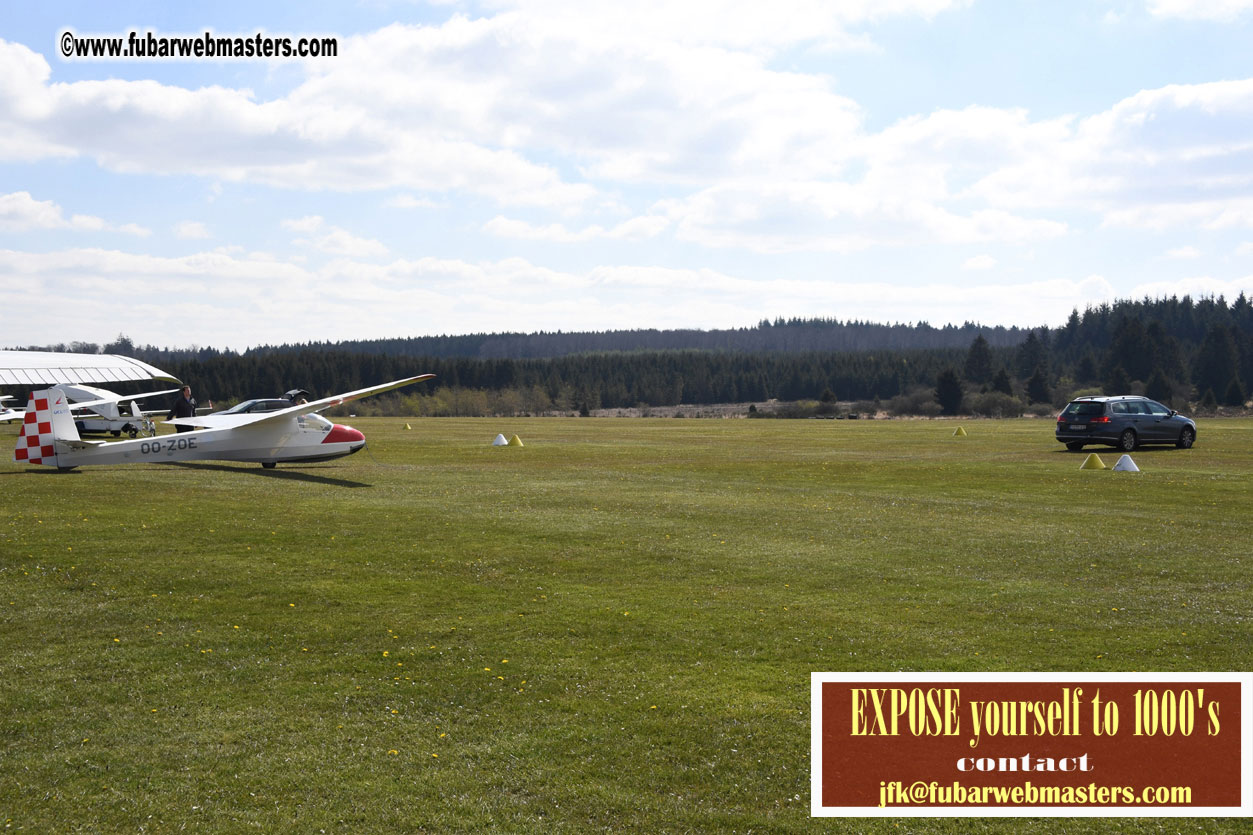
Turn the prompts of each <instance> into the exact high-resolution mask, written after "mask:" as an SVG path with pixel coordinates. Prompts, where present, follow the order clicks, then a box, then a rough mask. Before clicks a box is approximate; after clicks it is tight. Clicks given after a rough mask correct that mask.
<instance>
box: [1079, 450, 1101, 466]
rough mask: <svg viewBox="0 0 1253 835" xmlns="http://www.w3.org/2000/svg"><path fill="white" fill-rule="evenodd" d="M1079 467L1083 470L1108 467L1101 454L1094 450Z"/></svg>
mask: <svg viewBox="0 0 1253 835" xmlns="http://www.w3.org/2000/svg"><path fill="white" fill-rule="evenodd" d="M1079 469H1081V470H1104V469H1107V467H1106V466H1105V462H1104V461H1102V460H1101V456H1099V455H1097V454H1096V453H1095V452H1093V453H1091V454H1089V455H1088V457H1087V458H1086V459H1084V461H1083V464H1082V465H1081V466H1080V467H1079Z"/></svg>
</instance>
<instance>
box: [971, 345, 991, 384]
mask: <svg viewBox="0 0 1253 835" xmlns="http://www.w3.org/2000/svg"><path fill="white" fill-rule="evenodd" d="M965 377H966V379H967V380H969V381H970V382H972V383H986V382H987V381H988V380H990V379H992V348H991V347H990V346H989V345H988V341H987V340H986V339H984V338H983V334H979V335H978V336H976V337H975V341H974V342H972V343H970V352H969V353H968V354H966V368H965Z"/></svg>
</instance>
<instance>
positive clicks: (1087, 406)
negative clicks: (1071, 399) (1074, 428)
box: [1066, 401, 1105, 415]
mask: <svg viewBox="0 0 1253 835" xmlns="http://www.w3.org/2000/svg"><path fill="white" fill-rule="evenodd" d="M1104 413H1105V404H1104V403H1094V402H1092V401H1084V402H1082V403H1071V404H1070V405H1069V406H1067V407H1066V414H1068V415H1101V414H1104Z"/></svg>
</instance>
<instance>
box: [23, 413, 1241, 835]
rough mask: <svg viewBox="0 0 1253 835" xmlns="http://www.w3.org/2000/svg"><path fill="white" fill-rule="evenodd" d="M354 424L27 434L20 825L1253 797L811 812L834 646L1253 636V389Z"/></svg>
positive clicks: (274, 828)
mask: <svg viewBox="0 0 1253 835" xmlns="http://www.w3.org/2000/svg"><path fill="white" fill-rule="evenodd" d="M349 423H352V424H353V425H355V426H357V427H358V428H360V429H362V430H363V431H364V432H365V434H366V436H367V438H368V439H369V441H370V449H369V451H368V452H364V453H361V454H359V455H356V456H354V457H352V458H348V459H343V460H340V461H335V462H330V463H325V464H320V465H280V467H279V468H278V469H277V470H263V469H262V468H261V467H259V466H257V465H244V464H230V463H218V462H200V463H188V464H182V465H128V466H119V467H101V468H85V469H81V470H77V471H75V472H71V473H57V472H55V471H52V470H47V469H38V468H30V467H25V466H17V465H14V464H11V463H4V464H0V496H3V498H2V499H0V501H2V502H3V507H4V514H3V526H2V527H0V636H2V640H0V704H2V705H3V712H2V714H0V825H2V826H3V827H5V828H6V830H7V831H21V832H41V833H42V832H79V831H82V832H114V831H116V832H169V831H181V830H182V829H184V828H186V829H187V830H191V831H203V832H219V831H220V832H243V831H262V832H278V831H299V832H318V831H326V832H353V833H362V832H367V833H368V832H380V833H381V832H419V831H428V832H490V831H496V832H594V831H633V832H700V831H717V832H750V831H751V832H832V831H847V832H863V831H870V832H901V831H910V832H965V831H972V830H973V831H984V832H1002V831H1004V832H1009V831H1018V830H1021V829H1022V828H1023V827H1024V826H1027V825H1028V824H1030V828H1032V829H1033V830H1035V831H1056V832H1087V831H1093V832H1098V831H1099V832H1104V831H1117V832H1161V831H1167V830H1169V831H1171V832H1212V831H1233V832H1234V831H1247V829H1245V828H1244V823H1243V822H1241V821H1239V820H1226V821H1224V820H1189V819H1171V820H1155V819H1148V818H1146V819H1056V820H1038V821H1022V820H1019V821H1014V820H1009V821H998V820H992V819H975V820H963V819H955V820H946V819H933V820H921V819H909V818H898V819H887V820H882V821H876V820H866V819H827V820H820V819H811V818H810V816H809V785H810V784H809V779H810V771H809V743H810V728H809V719H810V716H809V674H810V672H811V671H863V670H864V671H903V670H926V671H1082V672H1094V671H1131V670H1140V671H1143V670H1150V671H1232V670H1236V671H1240V670H1249V669H1253V620H1251V618H1250V615H1251V614H1253V611H1251V610H1253V555H1251V553H1250V545H1249V543H1250V542H1253V512H1251V510H1250V509H1251V508H1253V478H1251V476H1253V421H1251V420H1239V419H1230V420H1210V421H1201V423H1200V438H1199V441H1198V443H1197V445H1196V447H1195V448H1194V449H1191V450H1176V449H1173V448H1161V449H1147V450H1141V451H1138V452H1137V453H1135V454H1134V456H1133V457H1134V458H1135V460H1136V463H1137V464H1138V465H1139V467H1140V469H1141V470H1142V472H1141V473H1139V474H1135V473H1115V472H1111V471H1108V470H1105V471H1086V470H1080V469H1079V466H1080V464H1081V463H1082V461H1083V460H1084V457H1085V455H1086V454H1087V452H1088V451H1091V450H1088V451H1085V453H1083V454H1075V453H1068V452H1066V451H1064V450H1063V449H1062V448H1061V447H1060V445H1059V444H1057V443H1056V442H1055V441H1054V440H1053V437H1052V431H1053V423H1052V421H1049V420H1029V419H1024V420H1011V421H973V422H967V423H965V424H964V425H965V426H966V428H967V430H968V432H969V436H968V437H965V438H955V437H953V430H954V429H955V427H956V425H957V424H956V423H953V422H947V421H857V422H854V421H813V420H810V421H782V420H771V421H749V420H706V421H698V420H676V419H637V420H625V419H618V420H613V419H530V420H526V419H522V420H488V419H473V420H471V419H425V420H418V419H412V418H410V419H383V418H372V419H361V420H354V421H349ZM406 423H408V424H409V425H411V426H412V429H406V428H405V425H406ZM498 432H503V433H505V435H506V437H508V436H509V435H512V434H514V433H516V434H518V435H519V436H520V437H521V438H522V440H523V441H524V443H525V446H524V447H521V448H516V447H492V446H490V442H491V440H492V438H493V437H495V435H496V434H497V433H498ZM15 436H16V427H13V426H10V427H6V428H4V429H0V442H2V443H3V444H4V446H5V449H6V452H5V453H4V460H5V461H8V460H10V458H9V453H8V452H7V450H9V449H11V448H12V441H13V439H14V437H15ZM1098 452H1100V454H1101V455H1102V456H1103V457H1104V458H1105V460H1106V462H1107V463H1109V464H1112V463H1113V461H1114V460H1116V458H1117V455H1115V454H1113V453H1112V451H1109V450H1106V451H1103V452H1102V451H1099V450H1098Z"/></svg>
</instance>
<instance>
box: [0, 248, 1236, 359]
mask: <svg viewBox="0 0 1253 835" xmlns="http://www.w3.org/2000/svg"><path fill="white" fill-rule="evenodd" d="M1190 281H1191V283H1187V282H1185V283H1179V284H1164V285H1160V286H1159V285H1157V284H1145V285H1142V286H1141V287H1139V288H1137V289H1136V292H1137V293H1151V294H1159V295H1161V294H1169V293H1171V292H1175V293H1182V292H1193V293H1194V294H1196V293H1199V292H1201V291H1206V292H1225V293H1227V294H1228V296H1229V297H1233V298H1234V295H1235V294H1236V290H1237V289H1238V288H1239V287H1244V288H1245V290H1246V292H1253V286H1251V282H1250V280H1249V279H1245V280H1242V281H1235V282H1227V283H1223V282H1219V281H1215V280H1212V279H1196V280H1190ZM0 283H2V284H3V286H5V287H6V288H11V289H10V290H9V291H8V292H6V298H5V303H6V313H8V314H9V317H10V319H9V321H10V322H11V327H10V330H9V331H6V339H9V340H10V341H13V342H15V343H40V342H48V341H50V340H51V339H52V336H51V335H50V334H49V333H47V331H46V327H47V325H46V322H47V320H46V317H45V316H44V315H43V311H44V310H45V309H46V305H47V299H48V298H49V297H50V296H54V297H56V298H58V299H59V300H60V301H59V303H58V311H57V332H58V333H72V334H74V335H75V337H76V338H79V339H83V340H95V341H100V340H107V339H111V338H113V337H114V336H116V334H117V333H118V331H119V330H120V331H122V332H124V333H127V334H128V335H129V336H131V338H132V339H135V340H136V341H137V342H140V343H144V342H149V343H153V344H158V345H160V344H167V343H168V341H169V336H168V335H169V334H171V333H177V334H178V335H179V340H180V344H192V343H195V344H200V345H213V346H218V347H234V348H244V347H247V346H249V345H254V344H257V343H258V341H265V342H270V343H276V342H302V341H311V340H332V341H334V340H339V339H358V338H361V337H362V336H363V335H368V336H388V335H406V336H408V335H417V334H424V333H426V334H435V333H471V332H483V331H516V330H558V329H561V330H569V329H570V328H571V323H573V322H577V323H578V325H577V327H579V328H588V329H609V328H638V327H659V328H665V327H701V328H714V327H741V326H744V325H745V324H748V323H752V322H755V321H758V320H759V319H760V318H761V317H762V315H764V314H763V311H764V312H766V313H774V312H790V311H805V312H806V315H813V316H831V317H836V318H842V319H848V318H857V319H866V320H870V321H883V322H904V321H921V320H925V321H929V322H931V323H932V324H936V325H939V324H943V323H948V322H951V323H955V324H958V323H961V322H964V321H968V320H978V321H984V322H995V323H997V324H1005V325H1021V326H1034V325H1039V324H1043V323H1050V324H1060V323H1061V322H1063V321H1064V320H1065V317H1066V316H1067V314H1068V313H1069V312H1070V311H1071V310H1072V309H1074V308H1079V309H1081V310H1082V309H1083V308H1084V307H1086V306H1087V305H1089V304H1098V303H1100V302H1104V301H1111V300H1113V298H1114V297H1115V293H1114V289H1113V287H1112V286H1111V285H1110V283H1109V282H1108V281H1107V280H1105V279H1104V278H1102V277H1100V276H1090V277H1088V278H1085V279H1055V280H1049V281H1034V282H1023V283H1018V284H1006V283H1002V282H995V281H987V282H984V283H978V284H975V283H971V282H970V281H968V280H966V281H959V282H953V283H947V282H939V281H936V282H929V283H925V284H921V285H914V286H903V285H899V284H892V283H889V282H886V281H853V282H839V281H830V280H801V279H791V278H780V279H768V280H760V279H753V278H747V277H744V276H739V275H731V274H727V273H723V272H720V271H717V270H711V269H674V268H664V267H649V266H632V265H607V266H601V267H596V268H593V269H589V270H586V271H581V272H572V271H562V270H553V269H549V268H545V267H543V266H539V265H536V264H533V263H530V262H528V261H526V260H524V259H520V258H506V259H502V260H499V261H485V262H468V261H464V260H460V259H438V258H421V259H415V260H407V259H397V260H394V261H390V262H387V263H372V262H361V261H356V260H353V259H350V258H341V259H335V260H332V261H330V262H327V263H324V264H322V265H321V266H319V267H316V268H309V267H306V266H303V265H299V264H293V263H289V262H284V261H276V260H273V259H268V258H261V257H255V258H254V257H251V256H240V255H234V254H230V253H224V252H220V251H218V252H202V253H196V254H193V255H188V256H183V257H178V258H171V257H160V256H151V255H139V254H133V253H125V252H118V251H114V250H101V249H81V250H69V251H64V252H57V253H31V252H18V251H12V250H0ZM172 285H176V286H178V287H179V288H180V290H181V292H180V293H179V294H176V296H175V297H173V298H171V296H170V294H169V292H168V291H169V288H170V287H171V286H172ZM311 287H316V288H317V292H309V288H311Z"/></svg>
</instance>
